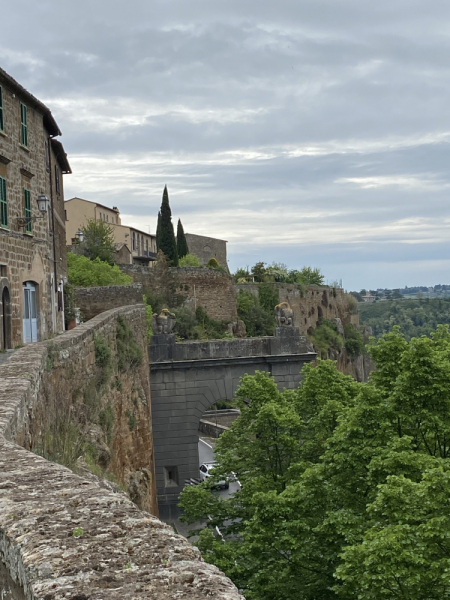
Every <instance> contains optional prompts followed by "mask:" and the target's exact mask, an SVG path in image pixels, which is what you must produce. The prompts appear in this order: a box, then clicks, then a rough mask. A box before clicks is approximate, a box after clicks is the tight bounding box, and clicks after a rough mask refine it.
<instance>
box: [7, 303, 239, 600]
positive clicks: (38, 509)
mask: <svg viewBox="0 0 450 600" xmlns="http://www.w3.org/2000/svg"><path fill="white" fill-rule="evenodd" d="M123 323H126V324H127V328H128V329H127V331H130V330H131V331H132V335H133V340H134V341H135V343H136V344H137V345H138V346H140V347H142V348H144V349H145V345H146V333H145V332H146V329H145V311H144V307H143V306H132V307H124V308H118V309H114V310H110V311H108V312H106V313H103V314H101V315H98V316H97V317H95V318H94V319H92V320H91V321H89V322H87V323H84V324H83V325H81V326H79V327H77V328H75V329H73V330H72V331H69V332H66V333H64V334H62V335H61V336H58V337H56V338H55V339H53V340H52V341H51V342H41V343H37V344H30V345H28V346H26V347H24V348H22V349H20V350H17V351H16V352H15V353H14V354H13V355H12V356H11V357H10V358H9V359H8V360H6V361H5V362H4V363H3V364H2V365H1V366H0V560H1V561H2V562H3V563H4V564H5V565H6V567H7V569H8V571H9V573H10V574H11V576H12V578H13V579H14V581H16V582H18V583H19V584H20V586H21V587H22V588H23V589H24V590H25V595H26V598H27V600H38V599H39V600H40V599H42V598H46V600H59V599H62V598H70V599H72V600H73V599H75V598H77V599H81V598H83V599H87V598H89V600H100V599H102V600H103V599H105V598H106V597H107V598H108V600H109V599H111V600H115V599H120V600H135V599H136V600H137V599H140V598H142V599H144V598H154V599H155V600H159V599H161V600H169V599H172V598H181V597H182V598H186V599H192V600H194V599H196V600H197V599H199V600H200V599H203V598H205V599H206V598H211V597H214V598H217V599H219V600H238V599H239V598H242V597H241V596H240V595H239V593H238V591H237V590H236V588H235V587H234V586H233V584H232V583H231V581H230V580H229V579H227V578H226V577H225V576H224V575H223V574H222V573H221V572H220V571H219V570H218V569H217V568H216V567H213V566H211V565H207V564H205V563H204V562H203V561H202V559H201V556H200V553H199V552H198V550H197V549H196V548H193V547H192V546H191V545H190V544H189V543H188V542H187V541H186V540H185V539H184V538H182V537H180V536H177V535H175V534H174V533H173V531H172V529H171V528H170V527H168V526H166V525H164V524H162V523H161V522H160V521H159V520H158V519H157V518H156V517H155V516H152V515H151V514H150V513H149V512H144V511H141V510H140V509H139V508H138V507H137V506H136V504H135V503H133V502H132V501H131V499H130V498H129V497H128V496H127V495H126V494H125V493H123V492H122V491H121V490H120V489H119V487H118V486H117V485H111V484H108V483H106V482H102V481H101V480H98V479H97V478H96V477H94V476H93V475H90V476H89V475H86V476H79V475H77V474H75V473H74V472H73V471H72V470H69V469H67V468H65V467H63V466H61V465H59V464H56V463H54V462H49V461H48V460H45V459H44V458H42V457H41V456H38V455H37V454H35V453H34V452H30V451H29V449H34V450H37V451H42V450H45V449H47V450H49V449H52V448H53V451H55V449H56V450H58V451H60V452H61V455H64V452H65V451H66V450H67V447H72V446H73V445H74V444H76V443H77V440H78V438H77V437H74V436H73V435H72V434H73V427H75V428H77V427H81V429H80V430H77V431H78V432H79V431H81V432H82V434H83V435H86V433H89V432H90V433H91V434H92V438H91V440H90V441H91V446H95V444H96V443H97V444H98V447H99V448H100V449H101V448H102V447H103V446H102V444H101V442H102V440H101V439H100V437H99V436H101V429H102V427H103V426H104V421H105V420H104V419H103V421H102V420H101V419H100V422H99V424H95V423H93V422H90V421H89V417H90V416H92V414H94V413H93V412H92V410H94V408H93V407H96V408H95V410H97V411H101V410H103V407H105V406H106V405H109V406H110V408H111V410H110V411H109V413H107V414H109V415H110V416H111V415H112V417H113V418H112V419H109V421H107V422H109V424H110V425H111V427H110V428H109V429H108V428H106V429H105V430H103V434H104V435H106V438H104V439H103V443H104V442H105V439H106V440H108V435H107V433H108V431H109V433H110V438H109V445H108V444H105V447H103V450H104V453H105V455H106V457H104V460H105V465H107V466H108V468H109V469H110V470H111V471H112V472H113V473H114V474H115V476H116V478H117V480H118V481H119V483H122V485H123V484H128V487H129V489H130V491H132V490H135V492H136V494H137V497H138V499H139V501H140V502H141V504H142V505H143V506H144V507H145V508H148V509H149V510H150V511H152V512H156V510H157V507H156V503H155V494H154V467H153V444H152V431H151V423H152V421H151V404H150V394H149V374H148V373H149V369H148V363H147V361H146V360H145V356H146V355H145V354H143V357H144V360H143V361H142V363H141V364H137V362H138V361H135V364H133V361H132V360H131V359H130V357H129V356H128V355H124V354H123V348H122V349H121V347H120V343H119V341H120V340H121V338H120V337H118V336H119V334H118V331H119V329H120V326H121V325H120V324H122V328H123ZM99 340H101V343H100V344H99ZM105 347H108V348H109V349H110V351H111V354H110V355H109V353H108V352H107V351H105ZM133 347H134V348H135V346H133ZM100 350H101V351H100ZM105 356H110V357H112V358H113V361H116V362H115V363H114V362H113V363H112V365H111V363H110V362H108V360H106V359H105ZM127 356H128V358H127ZM125 359H127V360H128V363H127V362H126V360H125ZM120 360H121V361H122V362H119V361H120ZM124 360H125V363H124V362H123V361H124ZM105 365H106V366H107V367H108V368H106V367H105ZM119 365H121V367H122V368H120V367H119ZM127 365H128V366H127ZM108 377H109V379H108ZM93 390H97V391H99V390H100V393H99V394H96V395H92V392H93ZM96 402H100V404H98V405H96ZM86 407H87V408H88V409H89V410H87V408H86ZM96 414H98V413H96ZM83 417H85V422H84V424H85V427H84V428H83V427H82V425H83ZM131 417H132V418H131ZM55 422H56V423H57V424H58V425H59V426H60V428H58V432H59V433H60V440H59V441H60V442H61V443H60V444H59V445H56V446H55V444H54V443H53V444H52V441H53V442H54V441H55V440H54V437H55V429H54V428H53V429H52V427H51V426H52V424H53V425H54V424H55ZM99 427H100V429H99ZM52 436H53V437H52ZM108 452H109V453H110V455H109V457H108ZM133 486H134V487H133Z"/></svg>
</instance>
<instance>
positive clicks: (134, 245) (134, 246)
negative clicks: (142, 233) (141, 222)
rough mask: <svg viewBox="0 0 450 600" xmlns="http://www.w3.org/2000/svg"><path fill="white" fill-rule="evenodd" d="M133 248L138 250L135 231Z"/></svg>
mask: <svg viewBox="0 0 450 600" xmlns="http://www.w3.org/2000/svg"><path fill="white" fill-rule="evenodd" d="M133 250H136V234H135V232H134V231H133Z"/></svg>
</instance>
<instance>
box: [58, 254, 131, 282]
mask: <svg viewBox="0 0 450 600" xmlns="http://www.w3.org/2000/svg"><path fill="white" fill-rule="evenodd" d="M67 267H68V278H69V283H70V284H71V285H73V286H75V287H92V286H102V285H129V284H130V283H133V278H132V277H130V276H129V275H126V274H125V273H123V272H122V271H121V270H120V269H119V267H118V266H117V265H113V266H112V265H109V264H108V263H107V262H103V261H101V260H100V259H99V258H98V257H97V258H96V259H95V260H89V258H87V257H86V256H80V255H78V254H73V252H68V253H67Z"/></svg>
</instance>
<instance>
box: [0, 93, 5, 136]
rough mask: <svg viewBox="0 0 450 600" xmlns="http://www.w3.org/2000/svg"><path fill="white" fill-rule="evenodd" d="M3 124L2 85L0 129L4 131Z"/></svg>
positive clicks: (0, 94) (1, 94)
mask: <svg viewBox="0 0 450 600" xmlns="http://www.w3.org/2000/svg"><path fill="white" fill-rule="evenodd" d="M3 125H4V123H3V92H2V88H1V86H0V131H3V129H4V127H3Z"/></svg>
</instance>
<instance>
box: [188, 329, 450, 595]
mask: <svg viewBox="0 0 450 600" xmlns="http://www.w3.org/2000/svg"><path fill="white" fill-rule="evenodd" d="M371 353H372V357H373V359H374V360H375V362H376V365H377V370H376V371H375V372H374V373H373V374H372V377H371V381H370V382H369V383H367V384H364V383H357V382H355V381H354V380H353V379H352V378H350V377H348V376H345V375H343V374H341V373H339V372H338V371H337V369H336V367H335V364H334V363H332V362H331V361H328V360H325V361H320V360H319V361H318V363H317V365H306V366H305V367H304V369H303V372H302V374H303V383H302V385H301V386H300V387H299V388H298V389H297V390H288V391H286V390H285V391H283V392H280V391H279V390H278V389H277V386H276V384H275V382H274V381H273V379H272V378H271V377H270V376H269V375H268V374H266V373H257V374H256V375H255V376H248V375H246V376H245V377H243V379H242V382H241V385H240V387H239V389H238V392H237V398H238V400H239V403H240V408H241V416H240V417H239V418H238V419H237V420H236V421H235V422H234V423H233V425H232V426H231V428H230V429H229V430H228V431H227V432H225V433H224V434H223V435H222V436H221V437H220V438H219V440H218V441H217V443H216V458H217V461H218V465H217V468H216V472H215V477H216V478H218V479H220V478H223V476H224V475H225V474H227V473H230V472H235V473H236V474H237V476H238V478H239V481H240V483H241V489H240V490H239V491H238V492H236V493H235V494H234V495H233V496H232V497H229V498H227V499H222V498H221V497H220V496H217V495H215V494H213V493H211V486H212V484H213V482H214V481H208V482H205V483H202V484H200V485H199V486H196V487H189V488H186V489H185V490H184V491H183V493H182V497H181V498H182V499H181V505H182V507H183V508H184V511H185V514H186V518H187V519H188V520H190V521H191V522H193V521H195V520H200V519H202V518H204V519H207V527H205V528H204V529H203V530H201V531H200V532H199V539H198V541H197V542H196V544H197V545H198V546H199V547H200V549H201V550H202V552H203V556H204V558H205V559H206V560H207V561H209V562H212V563H214V564H216V565H217V566H219V568H221V569H223V570H224V571H225V573H226V574H227V575H228V576H229V577H231V579H232V580H233V581H234V582H235V583H236V585H237V586H238V587H239V588H240V589H242V590H243V593H244V595H245V597H246V599H247V600H294V599H295V600H332V599H333V598H335V599H344V600H381V599H383V600H443V599H445V598H450V570H449V565H450V545H449V543H448V540H449V539H450V510H449V508H450V506H449V505H450V458H449V457H450V379H449V377H448V373H449V370H450V334H449V331H448V328H447V327H443V326H441V327H438V328H437V330H436V331H435V332H434V333H433V334H432V335H431V338H427V337H421V338H414V339H412V340H411V341H409V342H408V341H407V340H406V339H405V338H404V336H403V335H402V334H401V333H400V332H399V330H398V328H394V330H393V331H392V332H390V333H388V334H386V335H384V336H383V337H382V338H381V339H380V340H379V341H378V342H376V343H374V344H373V345H372V347H371ZM208 516H209V517H208ZM208 518H209V520H208ZM216 526H218V527H219V528H220V531H221V533H222V534H223V539H222V538H217V537H215V536H214V533H213V531H214V528H215V527H216Z"/></svg>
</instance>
